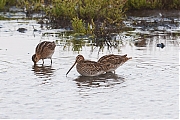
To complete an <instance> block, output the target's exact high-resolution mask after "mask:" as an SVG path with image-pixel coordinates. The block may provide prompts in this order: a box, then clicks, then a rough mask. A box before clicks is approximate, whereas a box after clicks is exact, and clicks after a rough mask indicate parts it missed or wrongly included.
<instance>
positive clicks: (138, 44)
mask: <svg viewBox="0 0 180 120" xmlns="http://www.w3.org/2000/svg"><path fill="white" fill-rule="evenodd" d="M134 45H135V46H136V47H146V40H145V39H141V40H138V41H135V43H134Z"/></svg>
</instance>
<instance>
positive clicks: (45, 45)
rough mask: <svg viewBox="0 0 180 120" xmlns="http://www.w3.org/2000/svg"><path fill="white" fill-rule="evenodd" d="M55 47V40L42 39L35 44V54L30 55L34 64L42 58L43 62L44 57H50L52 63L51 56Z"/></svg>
mask: <svg viewBox="0 0 180 120" xmlns="http://www.w3.org/2000/svg"><path fill="white" fill-rule="evenodd" d="M55 47H56V44H55V42H49V41H43V42H41V43H39V44H38V45H37V46H36V50H35V54H34V55H33V56H32V61H33V62H34V64H36V63H37V62H38V61H39V60H40V59H42V60H43V64H44V59H51V64H52V58H51V57H52V55H53V54H54V50H55Z"/></svg>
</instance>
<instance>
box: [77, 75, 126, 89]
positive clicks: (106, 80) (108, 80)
mask: <svg viewBox="0 0 180 120" xmlns="http://www.w3.org/2000/svg"><path fill="white" fill-rule="evenodd" d="M124 80H125V79H124V78H123V77H119V76H118V75H116V74H114V73H112V72H107V73H106V74H102V75H99V76H93V77H86V76H79V77H78V78H76V79H74V81H76V82H77V85H78V86H79V87H110V86H113V85H116V84H121V83H123V82H124Z"/></svg>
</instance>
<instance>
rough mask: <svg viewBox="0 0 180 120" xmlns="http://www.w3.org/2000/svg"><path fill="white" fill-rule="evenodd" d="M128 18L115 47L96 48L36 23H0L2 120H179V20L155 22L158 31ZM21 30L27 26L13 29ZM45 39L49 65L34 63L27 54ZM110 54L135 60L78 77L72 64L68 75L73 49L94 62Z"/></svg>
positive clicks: (0, 100)
mask: <svg viewBox="0 0 180 120" xmlns="http://www.w3.org/2000/svg"><path fill="white" fill-rule="evenodd" d="M134 18H136V17H135V16H133V15H131V16H130V19H128V20H127V21H126V23H127V25H130V26H131V27H134V28H135V30H134V31H126V32H123V33H122V34H120V35H118V36H116V40H117V41H119V42H118V43H121V44H118V45H117V46H116V48H115V47H111V48H108V46H104V47H103V48H102V49H99V47H95V46H92V45H93V44H91V41H88V40H84V41H85V42H84V43H81V44H82V46H80V43H79V44H73V42H69V41H70V38H63V37H61V36H60V37H59V36H57V34H56V33H57V32H62V31H63V30H46V29H40V25H39V24H36V21H35V20H18V21H17V20H10V21H0V26H1V28H0V82H1V84H0V111H1V112H0V118H14V119H17V118H24V119H25V118H34V119H35V118H54V119H61V118H102V119H103V118H109V119H110V118H119V119H121V118H131V119H133V118H139V119H148V118H152V119H153V118H154V119H156V118H158V119H177V118H178V117H179V116H178V114H179V110H178V108H179V107H178V102H179V100H178V98H179V93H178V89H179V84H178V73H179V72H178V71H179V64H178V62H179V61H178V60H179V56H178V51H179V42H180V26H179V23H180V19H179V18H180V17H179V16H178V17H176V19H175V20H177V24H175V27H174V28H165V27H164V26H161V28H162V27H164V28H163V29H164V30H161V29H153V30H152V29H150V30H149V27H148V28H146V29H145V30H142V29H141V28H142V27H141V26H133V25H132V19H134ZM137 18H138V20H140V19H144V17H142V16H140V17H139V16H138V17H137ZM145 18H147V19H148V20H149V18H148V17H147V16H146V17H145ZM32 25H34V26H35V28H36V29H38V30H39V31H37V32H33V28H32ZM21 27H24V28H26V29H27V31H26V32H25V33H20V32H18V31H17V29H18V28H21ZM158 27H159V26H158ZM45 33H49V34H47V35H44V34H45ZM142 36H143V37H142ZM44 40H48V41H56V44H57V47H56V50H55V53H54V55H53V64H52V66H51V65H50V60H48V59H47V60H45V64H44V66H42V65H41V63H42V61H40V62H38V65H37V66H33V62H32V61H31V56H32V54H34V51H35V47H36V45H37V44H38V43H39V42H40V41H44ZM117 41H115V42H117ZM76 42H77V41H76ZM158 43H164V44H165V47H164V48H163V49H162V48H159V47H157V44H158ZM78 45H79V47H78ZM78 50H79V51H78ZM110 53H113V54H121V55H123V54H127V55H128V56H129V57H132V58H133V59H132V60H129V61H128V62H127V63H125V64H124V65H123V66H121V67H119V68H118V69H117V70H116V72H115V74H113V73H107V74H103V75H100V76H97V77H83V76H80V75H79V74H78V73H77V71H76V69H75V68H73V69H72V70H71V72H70V73H69V74H68V76H67V77H66V75H65V74H66V72H67V71H68V69H69V68H70V67H71V65H72V64H73V63H74V61H75V57H76V56H77V55H78V54H82V55H83V56H84V57H85V58H86V59H89V60H95V61H96V60H97V59H98V58H100V57H101V56H103V55H106V54H110Z"/></svg>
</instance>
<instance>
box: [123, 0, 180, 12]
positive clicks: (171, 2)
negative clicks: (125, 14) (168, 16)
mask: <svg viewBox="0 0 180 120" xmlns="http://www.w3.org/2000/svg"><path fill="white" fill-rule="evenodd" d="M125 8H128V9H129V10H132V9H180V0H128V1H127V3H126V5H125Z"/></svg>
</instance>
